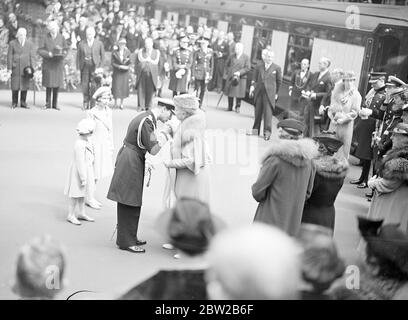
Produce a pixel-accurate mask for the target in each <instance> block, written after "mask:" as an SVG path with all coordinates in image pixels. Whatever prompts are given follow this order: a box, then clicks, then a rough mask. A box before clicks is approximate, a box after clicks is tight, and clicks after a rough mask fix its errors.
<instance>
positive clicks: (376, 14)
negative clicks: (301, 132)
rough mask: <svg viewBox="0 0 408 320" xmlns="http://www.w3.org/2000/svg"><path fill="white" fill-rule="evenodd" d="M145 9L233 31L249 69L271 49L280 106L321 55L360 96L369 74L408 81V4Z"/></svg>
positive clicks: (179, 0) (226, 1)
mask: <svg viewBox="0 0 408 320" xmlns="http://www.w3.org/2000/svg"><path fill="white" fill-rule="evenodd" d="M136 2H138V1H136ZM139 2H140V3H141V6H143V4H144V3H145V2H144V1H139ZM152 4H153V5H154V7H153V8H152V7H151V6H152ZM149 6H150V9H151V14H152V16H154V17H155V18H156V19H158V20H163V19H168V20H172V21H175V22H177V23H178V24H180V25H189V24H191V25H193V26H197V25H199V24H207V25H208V26H212V27H216V28H218V29H220V30H224V31H226V32H228V31H232V32H234V34H235V35H236V38H237V39H241V41H242V42H243V43H244V48H245V49H244V50H245V53H247V54H248V55H249V56H250V58H251V62H252V65H253V66H255V65H256V63H257V62H258V61H259V60H260V59H261V51H262V49H263V48H265V47H266V46H267V45H270V46H271V48H272V50H273V51H274V52H275V62H276V63H277V64H278V65H280V66H281V67H282V70H283V77H284V85H283V87H282V89H281V90H280V100H279V103H278V104H279V106H280V107H287V106H288V104H289V103H288V90H287V87H288V86H289V81H290V78H291V74H292V73H293V72H294V71H295V70H296V69H298V68H299V67H300V61H301V60H302V59H303V58H308V59H309V60H310V69H311V71H317V64H318V61H319V59H320V57H322V56H327V57H328V58H330V59H331V61H332V66H334V67H336V68H342V69H345V70H353V71H355V73H356V76H357V83H358V85H359V90H360V92H362V93H364V92H366V91H367V89H368V79H367V74H368V72H369V71H372V70H374V71H385V72H387V73H388V74H392V75H396V76H397V77H399V78H400V79H402V80H403V81H406V82H408V40H407V39H408V7H407V6H397V5H381V4H368V3H358V4H357V3H350V2H334V1H293V0H292V1H285V2H283V1H256V0H246V1H239V0H158V1H154V2H149Z"/></svg>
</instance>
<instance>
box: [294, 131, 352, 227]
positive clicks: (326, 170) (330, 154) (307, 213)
mask: <svg viewBox="0 0 408 320" xmlns="http://www.w3.org/2000/svg"><path fill="white" fill-rule="evenodd" d="M314 140H316V141H317V142H318V143H319V153H320V155H319V157H318V158H316V159H314V160H313V162H314V165H315V168H316V175H315V179H314V183H313V190H312V194H311V196H310V198H309V199H308V200H307V201H306V203H305V207H304V209H303V216H302V223H311V224H317V225H321V226H324V227H327V228H330V229H332V230H334V221H335V208H334V202H335V201H336V197H337V194H338V193H339V191H340V189H341V187H342V186H343V183H344V178H345V177H346V175H347V170H348V167H349V165H348V162H347V160H346V159H338V158H336V157H334V154H335V153H336V152H337V151H338V150H339V148H340V147H341V146H342V145H343V143H342V142H341V141H340V140H339V139H337V138H335V137H334V135H330V134H321V135H319V136H316V137H314Z"/></svg>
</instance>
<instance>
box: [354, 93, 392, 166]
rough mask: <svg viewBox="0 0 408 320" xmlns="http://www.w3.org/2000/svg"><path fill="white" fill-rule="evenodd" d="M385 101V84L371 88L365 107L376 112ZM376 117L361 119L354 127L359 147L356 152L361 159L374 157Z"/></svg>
mask: <svg viewBox="0 0 408 320" xmlns="http://www.w3.org/2000/svg"><path fill="white" fill-rule="evenodd" d="M384 101H385V86H384V87H382V88H380V89H378V90H374V89H371V91H370V92H368V93H367V95H366V98H365V101H364V107H365V108H369V109H371V110H373V112H374V113H376V112H378V111H379V110H380V107H381V106H382V105H383V103H384ZM375 127H376V119H375V118H373V117H369V118H368V119H361V118H360V119H359V120H358V122H357V124H356V126H355V127H354V137H353V138H354V139H353V140H354V141H355V142H357V148H356V151H355V153H354V156H356V157H357V158H359V159H363V160H371V159H372V158H373V148H372V144H371V140H372V134H373V132H374V131H375Z"/></svg>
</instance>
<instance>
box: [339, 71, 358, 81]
mask: <svg viewBox="0 0 408 320" xmlns="http://www.w3.org/2000/svg"><path fill="white" fill-rule="evenodd" d="M341 79H342V80H356V74H355V73H354V71H345V72H344V73H343V75H342V77H341Z"/></svg>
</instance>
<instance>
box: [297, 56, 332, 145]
mask: <svg viewBox="0 0 408 320" xmlns="http://www.w3.org/2000/svg"><path fill="white" fill-rule="evenodd" d="M329 66H330V60H329V59H328V58H325V57H323V58H321V59H320V61H319V71H318V72H315V73H314V74H313V75H312V76H311V79H310V82H309V87H308V90H307V91H304V92H303V93H302V96H303V97H304V98H306V99H307V101H308V102H307V104H306V106H305V111H304V121H305V125H306V130H305V133H304V136H305V137H309V138H313V137H314V136H316V135H318V134H319V133H320V131H321V128H320V124H319V123H316V122H317V121H318V118H319V108H320V106H326V105H327V102H326V100H327V97H328V95H329V94H330V92H331V90H332V81H331V78H330V73H329ZM316 120H317V121H316Z"/></svg>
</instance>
